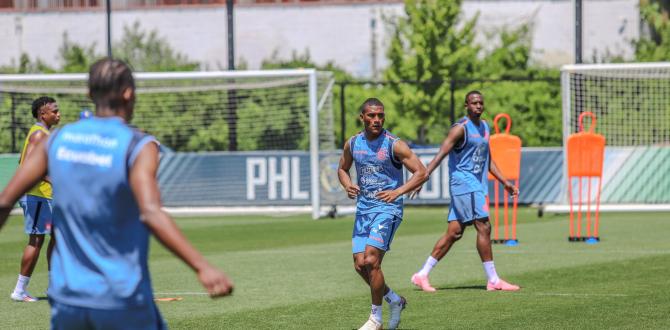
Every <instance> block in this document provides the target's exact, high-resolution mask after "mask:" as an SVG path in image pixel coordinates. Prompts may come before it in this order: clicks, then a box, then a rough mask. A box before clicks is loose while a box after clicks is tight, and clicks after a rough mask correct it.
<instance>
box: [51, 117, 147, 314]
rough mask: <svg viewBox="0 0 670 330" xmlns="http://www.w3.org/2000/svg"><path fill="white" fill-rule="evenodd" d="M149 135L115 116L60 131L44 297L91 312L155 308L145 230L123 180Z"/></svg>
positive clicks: (54, 148)
mask: <svg viewBox="0 0 670 330" xmlns="http://www.w3.org/2000/svg"><path fill="white" fill-rule="evenodd" d="M155 141H156V140H155V139H154V137H152V136H149V135H146V134H144V133H141V132H139V131H138V130H135V129H133V128H130V127H129V126H128V125H126V124H125V123H124V122H123V121H122V120H121V118H118V117H108V118H97V117H94V118H90V119H86V120H82V121H78V122H76V123H72V124H69V125H66V126H65V127H63V128H62V129H60V130H58V131H57V132H55V133H53V134H52V135H51V137H50V140H49V146H48V157H49V176H50V177H51V182H52V184H53V191H54V206H53V217H54V228H55V233H56V235H55V236H56V237H58V239H57V243H56V248H55V250H54V252H53V258H52V259H51V272H50V273H49V275H50V280H49V297H50V298H51V299H54V300H55V301H57V302H59V303H64V304H68V305H73V306H80V307H88V308H95V309H126V308H132V307H138V306H146V305H148V304H151V303H153V293H152V288H151V280H150V278H149V269H148V267H147V255H148V249H149V230H148V228H147V227H146V226H145V225H144V224H143V223H142V222H141V221H140V211H139V207H138V205H137V202H136V201H135V198H134V196H133V192H132V191H131V189H130V184H129V182H128V175H129V169H130V168H131V166H132V164H133V162H134V160H135V158H136V157H137V154H138V153H139V151H140V150H141V149H142V148H143V147H144V146H145V145H146V144H147V143H149V142H155Z"/></svg>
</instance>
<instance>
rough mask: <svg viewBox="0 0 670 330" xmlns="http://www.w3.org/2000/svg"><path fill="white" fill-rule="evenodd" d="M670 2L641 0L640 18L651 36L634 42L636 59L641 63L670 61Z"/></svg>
mask: <svg viewBox="0 0 670 330" xmlns="http://www.w3.org/2000/svg"><path fill="white" fill-rule="evenodd" d="M669 10H670V1H667V0H665V1H663V0H660V1H659V0H641V1H640V17H641V19H642V20H643V21H644V22H645V23H646V24H647V26H648V28H649V35H648V36H644V37H641V38H640V39H639V40H636V41H634V43H633V45H634V46H635V58H636V59H637V61H640V62H657V61H667V60H670V19H669V18H668V17H669Z"/></svg>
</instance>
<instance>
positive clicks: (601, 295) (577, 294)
mask: <svg viewBox="0 0 670 330" xmlns="http://www.w3.org/2000/svg"><path fill="white" fill-rule="evenodd" d="M535 295H538V296H559V297H628V295H627V294H622V293H551V292H547V293H541V292H537V293H535Z"/></svg>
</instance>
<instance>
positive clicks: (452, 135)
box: [410, 125, 465, 198]
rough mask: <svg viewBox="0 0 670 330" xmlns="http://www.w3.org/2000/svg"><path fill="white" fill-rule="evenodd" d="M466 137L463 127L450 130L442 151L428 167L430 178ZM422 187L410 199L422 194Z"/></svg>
mask: <svg viewBox="0 0 670 330" xmlns="http://www.w3.org/2000/svg"><path fill="white" fill-rule="evenodd" d="M464 135H465V128H463V125H456V126H454V127H452V128H451V129H450V130H449V134H447V137H446V138H445V139H444V141H442V145H440V149H439V150H438V151H437V154H436V155H435V157H433V160H431V161H430V163H428V166H427V167H426V172H427V173H428V177H430V175H431V174H432V173H433V171H435V169H436V168H437V167H438V166H440V164H442V161H443V160H444V158H445V157H447V155H449V152H451V149H453V148H454V146H455V145H456V144H457V143H459V142H460V141H461V140H463V137H464ZM426 181H427V179H426ZM421 187H422V186H421V185H419V186H418V187H417V188H416V189H414V191H412V193H411V194H410V198H414V196H416V195H418V194H419V193H420V192H421Z"/></svg>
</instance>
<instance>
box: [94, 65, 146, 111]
mask: <svg viewBox="0 0 670 330" xmlns="http://www.w3.org/2000/svg"><path fill="white" fill-rule="evenodd" d="M126 88H132V89H133V90H134V89H135V79H134V78H133V72H132V70H131V69H130V66H128V64H126V63H125V62H123V61H120V60H114V59H109V58H105V59H102V60H99V61H97V62H95V63H94V64H93V65H91V69H90V70H89V72H88V90H89V93H90V95H91V99H92V100H93V103H95V105H96V106H98V107H100V106H104V107H110V108H116V107H118V106H120V105H122V100H123V96H122V93H123V91H124V90H125V89H126Z"/></svg>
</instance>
